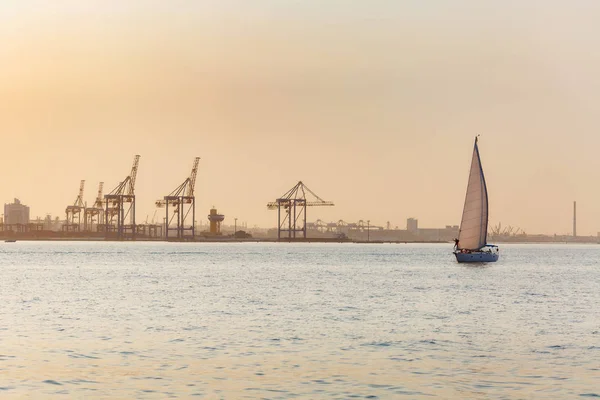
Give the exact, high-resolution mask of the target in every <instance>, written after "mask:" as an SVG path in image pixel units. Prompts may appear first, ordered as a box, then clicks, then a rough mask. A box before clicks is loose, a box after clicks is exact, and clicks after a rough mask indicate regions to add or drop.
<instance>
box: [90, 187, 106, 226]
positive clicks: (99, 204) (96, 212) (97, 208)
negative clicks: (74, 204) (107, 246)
mask: <svg viewBox="0 0 600 400" xmlns="http://www.w3.org/2000/svg"><path fill="white" fill-rule="evenodd" d="M103 188H104V182H100V184H99V185H98V194H97V195H96V199H95V200H94V204H93V205H92V206H91V207H88V208H86V209H85V230H86V231H88V232H93V230H94V225H96V230H97V231H100V230H102V229H101V227H103V225H100V223H101V221H102V220H103V219H104V198H103V197H102V191H103Z"/></svg>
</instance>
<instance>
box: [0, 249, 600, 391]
mask: <svg viewBox="0 0 600 400" xmlns="http://www.w3.org/2000/svg"><path fill="white" fill-rule="evenodd" d="M450 251H451V246H450V245H389V244H388V245H375V244H373V245H356V244H257V243H249V244H173V243H58V242H56V243H52V242H18V243H13V244H10V245H9V244H4V245H3V246H2V247H1V249H0V268H1V270H2V274H3V275H2V280H1V282H0V300H1V301H2V304H3V305H2V307H1V309H0V346H1V347H0V396H2V397H11V396H12V397H25V398H26V397H29V398H39V397H40V396H43V397H48V396H49V397H51V396H52V395H63V396H64V395H67V396H69V397H79V398H81V397H85V398H94V397H96V398H102V397H118V398H132V397H135V398H167V397H189V396H193V395H198V396H208V397H213V398H214V397H216V398H257V397H258V398H263V397H264V398H273V399H276V398H332V397H333V398H390V397H403V396H404V397H406V398H421V397H430V396H437V397H442V398H448V397H453V398H531V397H535V398H556V399H562V398H568V397H578V396H594V395H600V390H599V389H598V385H597V377H598V376H600V345H599V343H600V311H599V310H600V308H598V307H597V304H598V303H599V301H600V290H598V289H599V286H600V267H599V263H598V260H599V259H600V248H599V247H596V246H567V245H552V246H542V245H528V246H525V245H512V246H502V256H501V260H500V262H498V263H496V264H494V265H489V266H475V267H473V266H462V265H458V264H456V262H455V261H454V259H453V257H452V255H451V254H450Z"/></svg>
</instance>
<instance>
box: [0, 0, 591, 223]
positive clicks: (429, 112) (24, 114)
mask: <svg viewBox="0 0 600 400" xmlns="http://www.w3.org/2000/svg"><path fill="white" fill-rule="evenodd" d="M598 21H600V2H597V1H591V0H590V1H571V2H565V1H552V0H546V1H541V0H539V1H538V0H530V1H516V0H515V1H510V0H508V1H503V2H499V1H498V2H482V1H480V0H431V1H423V0H403V1H398V0H388V1H384V0H369V1H366V0H365V1H350V0H302V1H299V0H254V1H247V0H203V1H192V0H187V1H184V0H171V1H159V0H145V1H129V2H125V1H122V0H120V1H117V0H103V1H93V0H88V1H80V0H62V1H61V0H57V1H54V2H49V1H26V0H25V1H17V0H12V1H2V2H0V39H1V41H0V93H1V96H0V135H1V142H0V143H1V145H2V155H1V157H0V171H1V172H0V201H1V202H4V203H8V202H10V201H12V198H13V197H19V198H20V199H21V200H22V201H23V202H24V203H25V204H28V205H29V206H30V207H31V215H32V217H36V216H40V217H44V216H45V215H46V214H47V213H50V214H52V215H53V216H56V215H58V216H60V217H61V218H64V209H65V207H66V206H67V205H68V204H70V203H72V202H73V201H74V200H75V197H76V196H77V191H78V187H79V180H80V179H85V180H86V185H87V188H86V196H85V197H86V200H87V201H88V203H92V202H93V199H94V197H95V194H96V190H97V185H98V182H99V181H104V182H105V187H106V189H108V190H110V189H112V188H113V187H114V186H116V185H117V184H118V183H119V181H121V180H122V179H124V178H125V177H126V176H127V174H128V173H129V169H130V167H131V163H132V160H133V157H134V155H135V154H140V155H141V160H140V170H139V174H138V184H137V190H136V195H137V200H138V202H137V207H138V214H137V217H138V221H142V222H143V221H144V220H145V219H146V216H147V215H149V216H150V218H151V217H152V215H153V213H154V200H156V199H158V198H162V196H163V195H166V194H168V192H170V191H171V190H172V189H174V188H175V187H176V186H178V185H179V184H180V183H181V182H183V180H184V179H185V178H186V177H187V176H188V175H189V172H190V168H191V165H192V161H193V158H194V157H195V156H200V157H201V158H202V160H201V162H200V171H199V174H198V182H197V185H196V187H197V204H198V205H197V215H200V216H201V217H202V218H204V215H205V214H208V210H209V208H210V207H211V206H213V205H214V206H216V207H217V208H218V209H219V211H220V212H222V213H224V214H225V215H226V221H225V222H226V223H227V222H228V221H229V222H232V221H233V217H237V218H238V224H239V223H240V222H242V221H245V222H247V223H248V225H249V226H253V225H259V226H262V227H271V226H275V224H276V214H275V213H274V212H272V211H268V210H267V209H266V203H267V202H269V201H271V200H274V199H275V198H276V197H278V196H279V195H281V194H283V193H284V192H285V191H287V190H288V189H289V188H291V187H292V186H293V185H294V184H295V183H296V182H297V181H298V180H303V181H304V182H305V183H306V184H307V185H308V186H309V187H310V188H311V189H312V190H313V191H315V192H316V193H317V194H319V195H320V196H321V197H323V198H324V199H326V200H331V201H334V202H335V203H336V206H335V207H333V208H315V209H311V210H310V211H309V216H308V217H309V220H315V219H317V218H321V219H323V220H326V221H337V220H339V219H344V220H346V221H348V222H355V221H357V220H359V219H363V220H367V219H369V220H371V224H372V225H381V226H384V225H385V223H386V222H387V221H390V223H391V224H392V226H399V227H401V228H404V227H405V224H406V222H405V220H406V218H408V217H415V218H418V219H419V225H420V226H421V227H439V226H444V225H449V224H458V223H459V221H460V217H461V212H462V207H463V201H464V194H465V189H466V182H467V174H468V171H469V162H470V160H471V151H472V144H473V138H474V137H475V135H476V134H481V138H480V150H481V155H482V158H483V161H482V162H483V167H484V170H485V173H486V177H487V181H488V189H489V194H490V224H492V225H495V224H497V223H498V222H502V224H503V225H513V226H518V227H520V228H522V229H524V230H525V231H527V232H528V233H538V232H540V233H561V234H565V233H570V232H571V230H572V227H571V223H572V222H571V218H572V214H571V213H572V202H573V200H577V203H578V216H579V221H578V233H579V234H581V235H584V234H594V235H595V234H596V232H598V231H600V157H598V152H599V149H600V72H599V71H600V24H598Z"/></svg>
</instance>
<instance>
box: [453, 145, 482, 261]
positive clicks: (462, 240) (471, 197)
mask: <svg viewBox="0 0 600 400" xmlns="http://www.w3.org/2000/svg"><path fill="white" fill-rule="evenodd" d="M487 225H488V195H487V187H486V185H485V177H484V176H483V169H482V168H481V159H480V158H479V148H478V147H477V138H475V147H474V148H473V159H472V161H471V172H470V173H469V184H468V185H467V195H466V197H465V207H464V209H463V215H462V220H461V222H460V231H459V233H458V247H459V248H460V249H467V250H479V249H480V248H482V247H483V246H485V244H486V240H487Z"/></svg>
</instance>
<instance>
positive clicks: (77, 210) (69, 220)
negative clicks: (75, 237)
mask: <svg viewBox="0 0 600 400" xmlns="http://www.w3.org/2000/svg"><path fill="white" fill-rule="evenodd" d="M84 188H85V180H81V182H80V183H79V194H78V195H77V198H76V199H75V202H74V203H73V205H70V206H67V208H66V210H65V213H66V223H65V225H63V230H64V231H75V232H79V231H80V230H81V212H82V211H84V210H85V203H84V202H83V190H84ZM84 222H85V211H84Z"/></svg>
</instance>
